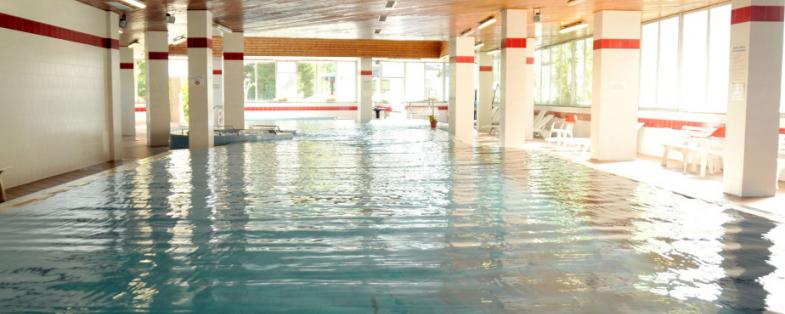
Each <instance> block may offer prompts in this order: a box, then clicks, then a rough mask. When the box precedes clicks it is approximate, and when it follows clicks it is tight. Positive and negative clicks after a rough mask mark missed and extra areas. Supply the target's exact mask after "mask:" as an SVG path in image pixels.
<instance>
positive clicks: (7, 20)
mask: <svg viewBox="0 0 785 314" xmlns="http://www.w3.org/2000/svg"><path fill="white" fill-rule="evenodd" d="M0 28H6V29H10V30H15V31H19V32H25V33H29V34H34V35H39V36H45V37H50V38H56V39H62V40H66V41H70V42H74V43H79V44H85V45H90V46H95V47H99V48H111V49H118V48H120V42H119V41H118V40H117V39H112V38H106V37H100V36H95V35H90V34H87V33H83V32H78V31H74V30H70V29H67V28H63V27H59V26H54V25H51V24H46V23H41V22H37V21H33V20H28V19H25V18H21V17H16V16H13V15H8V14H4V13H0Z"/></svg>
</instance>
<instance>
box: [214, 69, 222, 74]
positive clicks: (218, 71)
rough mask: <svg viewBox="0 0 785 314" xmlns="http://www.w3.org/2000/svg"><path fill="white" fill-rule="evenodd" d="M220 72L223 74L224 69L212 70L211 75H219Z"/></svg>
mask: <svg viewBox="0 0 785 314" xmlns="http://www.w3.org/2000/svg"><path fill="white" fill-rule="evenodd" d="M221 74H224V71H221V70H218V69H216V70H213V75H221Z"/></svg>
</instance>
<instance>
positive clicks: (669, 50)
mask: <svg viewBox="0 0 785 314" xmlns="http://www.w3.org/2000/svg"><path fill="white" fill-rule="evenodd" d="M659 35H660V39H659V43H660V45H659V58H658V61H657V62H658V63H657V107H658V108H669V109H670V108H672V109H675V108H678V103H677V101H678V98H677V94H676V93H677V91H678V86H679V84H678V83H679V81H678V80H679V77H678V73H679V17H672V18H669V19H666V20H662V21H660V34H659Z"/></svg>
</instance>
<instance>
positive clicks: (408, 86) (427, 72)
mask: <svg viewBox="0 0 785 314" xmlns="http://www.w3.org/2000/svg"><path fill="white" fill-rule="evenodd" d="M446 71H447V66H446V64H445V63H441V62H423V61H407V60H400V61H381V60H380V61H377V62H375V63H374V66H373V89H374V95H373V100H374V102H378V103H382V104H389V105H391V106H393V107H395V108H398V107H401V108H403V107H402V106H403V105H404V103H406V102H419V101H425V100H427V99H428V98H434V99H435V100H436V101H443V100H445V97H447V95H446V92H445V90H446V88H445V84H446V80H447V76H446V73H447V72H446Z"/></svg>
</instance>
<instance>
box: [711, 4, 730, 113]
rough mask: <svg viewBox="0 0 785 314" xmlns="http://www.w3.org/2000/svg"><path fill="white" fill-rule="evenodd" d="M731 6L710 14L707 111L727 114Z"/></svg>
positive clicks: (714, 9) (712, 10) (721, 7)
mask: <svg viewBox="0 0 785 314" xmlns="http://www.w3.org/2000/svg"><path fill="white" fill-rule="evenodd" d="M729 21H730V6H729V5H723V6H720V7H716V8H713V9H711V11H710V14H709V29H710V30H711V31H710V32H709V51H711V53H709V65H708V68H709V71H708V73H709V74H708V75H709V77H708V86H707V92H708V94H707V98H706V110H707V111H709V112H725V111H726V110H727V107H728V75H729V74H730V68H729V66H730V62H729V61H730V48H729V47H730V23H729Z"/></svg>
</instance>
